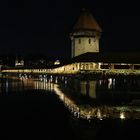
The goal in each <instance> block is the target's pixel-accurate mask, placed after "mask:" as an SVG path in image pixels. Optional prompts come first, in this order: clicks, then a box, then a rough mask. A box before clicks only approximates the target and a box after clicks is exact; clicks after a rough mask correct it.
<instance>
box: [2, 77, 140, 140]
mask: <svg viewBox="0 0 140 140" xmlns="http://www.w3.org/2000/svg"><path fill="white" fill-rule="evenodd" d="M95 83H97V82H95V81H91V83H90V84H91V85H92V86H90V87H89V85H88V86H87V82H85V81H84V82H83V81H82V82H81V83H80V85H78V83H77V86H76V88H78V86H81V88H80V89H82V91H81V92H82V94H84V95H85V94H86V92H88V94H90V96H91V97H92V99H93V100H88V101H89V102H93V101H94V99H95V98H99V97H100V98H101V99H102V98H103V97H106V96H105V95H104V94H102V96H101V95H100V94H99V93H98V92H97V90H95ZM67 84H68V83H67ZM88 84H89V82H88ZM70 86H72V84H71V85H70ZM56 87H57V86H56V85H53V84H49V83H46V82H40V81H33V80H26V79H24V80H23V79H22V80H11V79H1V82H0V128H1V131H0V136H4V137H5V138H9V139H28V138H30V139H35V138H36V139H40V140H42V139H52V140H53V139H66V140H70V139H73V140H74V139H79V140H82V139H85V140H91V139H95V140H96V139H129V138H130V139H136V137H137V136H139V130H140V121H139V119H137V118H133V119H130V118H129V119H120V118H119V117H118V116H117V115H118V114H117V113H118V112H117V113H116V115H114V116H115V117H114V116H113V117H114V118H113V117H112V118H106V119H102V115H100V113H101V114H102V109H101V108H100V107H99V108H93V109H92V110H98V113H97V117H95V118H93V119H88V118H87V119H84V118H82V117H81V118H79V117H75V116H74V115H72V111H71V110H70V108H71V107H72V106H75V104H74V103H73V101H72V100H70V99H72V98H70V99H69V98H67V97H65V96H64V95H63V94H62V92H61V90H60V89H58V88H56ZM87 87H88V88H89V89H88V90H87ZM97 87H98V86H97V85H96V88H97ZM105 87H106V86H102V87H101V88H100V90H101V91H106V90H105ZM107 87H108V85H107ZM137 87H138V86H137ZM67 88H68V87H67ZM76 88H75V87H74V86H73V89H75V90H76ZM90 88H92V89H90ZM119 88H121V87H120V86H119ZM130 88H131V87H130ZM63 90H64V89H63ZM112 90H114V88H112ZM95 91H96V92H97V93H98V94H95ZM116 91H117V90H115V91H114V92H116ZM135 91H137V92H135V93H136V95H137V97H138V98H136V99H139V94H138V93H139V90H138V88H137V89H135ZM79 92H80V91H79ZM106 92H107V91H106ZM123 93H124V92H123ZM67 94H68V93H67ZM125 94H126V93H125ZM131 94H132V93H131ZM68 97H69V95H68ZM122 97H123V98H124V96H122ZM127 97H128V99H129V98H130V96H128V95H127ZM106 98H108V97H106ZM80 99H83V97H81V96H80ZM111 99H112V98H111ZM113 99H114V98H113ZM133 99H135V98H134V97H133ZM102 101H103V102H104V103H106V100H105V101H104V100H103V99H102ZM107 101H110V99H108V100H107ZM124 101H125V102H126V103H127V102H128V100H124ZM124 101H123V102H124ZM129 101H131V100H129ZM117 103H118V102H117ZM66 104H67V106H66ZM84 106H85V105H84ZM96 106H97V105H96ZM111 107H112V106H111ZM83 108H84V107H83V105H82V103H79V105H78V109H80V110H81V112H82V111H83V112H84V113H85V114H86V113H87V112H89V110H90V107H89V108H87V106H86V107H85V108H84V109H83ZM72 109H74V107H73V108H72ZM109 109H110V108H109ZM109 109H108V107H107V111H108V110H109ZM136 109H137V110H139V106H137V108H136ZM109 111H110V110H109ZM73 113H76V111H73ZM89 113H90V114H91V112H89ZM105 113H106V114H107V112H105ZM109 113H110V112H109ZM111 113H112V112H111ZM119 113H121V111H120V112H119ZM125 113H126V112H125ZM88 115H89V114H88ZM88 115H84V117H87V116H88ZM137 115H138V116H139V114H137ZM116 116H117V117H116ZM119 116H120V114H119ZM125 117H127V116H125ZM128 117H129V115H128Z"/></svg>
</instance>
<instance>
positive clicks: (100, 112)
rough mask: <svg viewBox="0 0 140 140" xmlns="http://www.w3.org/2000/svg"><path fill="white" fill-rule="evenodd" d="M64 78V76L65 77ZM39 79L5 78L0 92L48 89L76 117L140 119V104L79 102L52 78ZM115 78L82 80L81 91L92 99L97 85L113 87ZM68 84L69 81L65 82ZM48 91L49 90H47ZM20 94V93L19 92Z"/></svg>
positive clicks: (0, 84)
mask: <svg viewBox="0 0 140 140" xmlns="http://www.w3.org/2000/svg"><path fill="white" fill-rule="evenodd" d="M63 79H64V78H63ZM47 81H49V82H46V80H43V81H39V80H32V79H21V80H12V81H11V80H9V79H5V81H4V82H1V83H0V92H1V93H2V92H5V94H6V95H7V94H8V93H9V92H19V91H23V90H30V89H35V90H47V91H53V92H52V93H54V92H55V93H56V94H57V95H58V97H59V98H60V100H61V101H62V102H63V103H64V105H65V106H66V107H67V108H69V110H70V111H71V113H72V115H73V116H74V117H76V118H83V119H87V120H91V119H93V118H97V119H99V120H103V119H109V118H120V119H140V106H139V105H133V104H131V105H121V106H120V105H118V106H117V105H115V106H114V105H112V106H110V105H109V106H108V105H96V106H92V105H88V104H77V103H76V101H75V100H73V99H72V98H71V97H69V96H68V95H66V94H65V93H64V92H62V90H61V88H60V86H59V85H58V84H57V82H58V81H57V80H56V83H52V77H51V80H47ZM115 82H116V81H115V80H112V79H109V80H108V82H106V81H103V80H102V81H101V80H100V81H95V80H92V81H80V91H81V94H83V95H88V96H89V97H90V98H92V99H96V98H97V89H96V88H97V87H98V86H99V85H100V87H101V89H104V90H105V87H107V89H109V90H110V89H113V87H114V86H116V85H115ZM65 84H68V82H65ZM76 86H77V85H76ZM114 92H115V91H114ZM46 93H47V92H46ZM17 94H18V93H17Z"/></svg>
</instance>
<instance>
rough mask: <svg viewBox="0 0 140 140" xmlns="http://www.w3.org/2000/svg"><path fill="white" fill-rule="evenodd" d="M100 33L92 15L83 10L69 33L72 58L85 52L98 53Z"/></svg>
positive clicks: (100, 30)
mask: <svg viewBox="0 0 140 140" xmlns="http://www.w3.org/2000/svg"><path fill="white" fill-rule="evenodd" d="M101 32H102V29H101V28H100V26H99V25H98V23H97V22H96V20H95V19H94V17H93V16H92V14H91V13H90V12H89V11H88V10H86V9H83V10H82V13H81V15H80V17H79V19H78V21H77V23H76V24H75V26H74V28H73V31H72V33H71V42H72V45H71V47H72V48H71V49H72V50H71V51H72V53H71V54H72V55H71V56H72V58H73V57H75V56H78V55H81V54H84V53H87V52H99V39H100V35H101Z"/></svg>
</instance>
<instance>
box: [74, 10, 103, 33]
mask: <svg viewBox="0 0 140 140" xmlns="http://www.w3.org/2000/svg"><path fill="white" fill-rule="evenodd" d="M73 30H74V31H76V30H95V31H98V32H102V29H101V27H100V26H99V25H98V23H97V21H96V20H95V19H94V17H93V16H92V14H91V13H90V12H89V10H87V9H82V13H81V15H80V17H79V19H78V21H77V23H76V24H75V26H74V28H73Z"/></svg>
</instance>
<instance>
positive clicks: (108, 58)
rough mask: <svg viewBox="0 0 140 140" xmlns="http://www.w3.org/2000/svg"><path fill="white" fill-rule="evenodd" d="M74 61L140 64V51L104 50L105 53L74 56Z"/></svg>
mask: <svg viewBox="0 0 140 140" xmlns="http://www.w3.org/2000/svg"><path fill="white" fill-rule="evenodd" d="M72 62H103V63H135V64H140V55H139V52H134V53H123V52H121V53H120V52H104V53H91V52H88V53H85V54H82V55H79V56H77V57H74V58H73V59H72Z"/></svg>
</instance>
